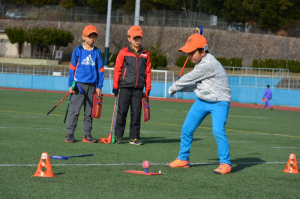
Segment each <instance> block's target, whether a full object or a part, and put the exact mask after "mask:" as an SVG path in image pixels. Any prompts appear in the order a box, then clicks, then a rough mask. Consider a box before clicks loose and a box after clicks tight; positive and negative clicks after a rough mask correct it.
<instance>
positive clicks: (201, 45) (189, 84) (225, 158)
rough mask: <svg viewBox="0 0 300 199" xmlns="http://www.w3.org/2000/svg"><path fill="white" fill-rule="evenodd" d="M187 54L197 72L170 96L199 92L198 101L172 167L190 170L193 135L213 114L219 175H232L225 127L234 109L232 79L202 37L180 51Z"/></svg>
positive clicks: (190, 40) (171, 90)
mask: <svg viewBox="0 0 300 199" xmlns="http://www.w3.org/2000/svg"><path fill="white" fill-rule="evenodd" d="M179 51H183V52H185V53H187V55H188V58H189V60H190V61H191V62H192V63H194V64H195V67H194V69H193V70H192V71H191V72H189V73H187V74H186V75H184V76H182V77H181V78H180V79H179V80H178V81H176V82H175V83H173V85H172V86H171V87H170V88H169V94H170V95H171V96H173V95H174V94H175V93H176V92H192V91H193V92H195V94H196V95H197V99H196V101H195V102H194V104H193V105H192V107H191V109H190V111H189V113H188V114H187V117H186V119H185V122H184V124H183V126H182V129H181V131H182V134H181V141H180V152H179V156H178V157H177V159H176V160H175V161H173V162H171V163H168V164H167V166H168V167H185V168H186V167H189V166H190V164H189V157H190V148H191V146H192V141H193V133H194V131H195V130H196V128H197V127H198V126H199V125H200V124H201V122H202V121H203V120H204V118H205V117H206V116H207V115H209V114H211V117H212V126H213V127H212V129H213V130H212V131H213V135H214V137H215V140H216V142H217V146H218V156H219V158H220V166H219V167H218V168H217V169H215V170H214V172H215V173H219V174H227V173H230V172H231V162H230V156H229V143H228V140H227V137H226V134H225V124H226V121H227V115H228V112H229V107H230V100H231V91H230V87H229V83H228V77H227V75H226V72H225V70H224V68H223V66H222V65H221V64H220V62H218V60H216V58H215V57H214V56H213V55H212V54H210V53H209V52H208V44H207V41H206V39H205V37H203V36H202V35H199V34H193V35H191V36H190V37H189V38H188V39H187V41H186V43H185V45H184V46H183V47H181V48H180V49H179Z"/></svg>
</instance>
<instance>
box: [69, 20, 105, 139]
mask: <svg viewBox="0 0 300 199" xmlns="http://www.w3.org/2000/svg"><path fill="white" fill-rule="evenodd" d="M97 38H98V32H97V28H96V27H95V26H92V25H88V26H86V27H85V28H84V29H83V32H82V39H83V40H84V43H83V44H82V45H80V46H78V47H76V48H75V49H74V51H73V53H72V58H71V63H70V67H69V92H70V93H72V98H71V103H72V105H71V108H70V111H69V115H68V123H67V135H66V139H65V141H66V142H76V140H75V138H74V132H75V129H76V126H77V122H78V116H79V113H80V109H81V106H82V105H84V136H83V139H82V141H83V142H89V143H96V142H97V140H96V139H95V138H93V137H92V135H91V130H92V122H93V118H91V114H92V106H93V96H94V93H97V96H98V97H100V96H101V89H102V87H103V80H104V66H103V61H102V56H101V51H100V49H99V48H97V47H96V46H94V43H95V42H96V40H97ZM73 81H76V82H77V86H78V87H79V88H81V91H79V90H78V87H77V88H75V90H73V89H72V83H73Z"/></svg>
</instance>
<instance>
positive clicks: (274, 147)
mask: <svg viewBox="0 0 300 199" xmlns="http://www.w3.org/2000/svg"><path fill="white" fill-rule="evenodd" d="M272 148H273V149H298V148H300V147H272Z"/></svg>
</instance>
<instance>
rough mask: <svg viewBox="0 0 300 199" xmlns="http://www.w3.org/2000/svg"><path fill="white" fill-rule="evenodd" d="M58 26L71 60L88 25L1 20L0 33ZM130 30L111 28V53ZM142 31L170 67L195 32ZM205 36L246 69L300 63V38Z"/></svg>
mask: <svg viewBox="0 0 300 199" xmlns="http://www.w3.org/2000/svg"><path fill="white" fill-rule="evenodd" d="M59 23H60V29H64V30H69V31H71V32H72V33H73V35H74V36H75V39H74V41H73V43H72V44H70V45H69V46H67V47H65V48H61V50H63V51H64V53H63V55H64V57H63V60H69V59H70V56H71V53H72V51H73V49H74V48H75V47H76V46H78V45H80V44H81V43H82V42H83V41H82V39H81V34H82V30H83V28H84V27H85V26H86V25H88V24H87V23H83V22H58V21H35V20H12V19H1V21H0V30H1V29H2V30H4V29H5V28H7V27H20V26H22V27H23V28H24V29H29V28H33V27H40V28H42V27H45V28H46V27H52V28H57V27H58V25H59ZM92 25H95V26H96V27H97V29H98V32H99V38H98V40H97V42H96V44H95V45H96V46H97V47H99V48H100V49H101V50H102V51H104V47H105V31H106V24H100V23H95V24H92ZM200 25H201V24H200ZM129 27H130V26H128V25H114V24H112V25H111V35H110V52H114V53H117V52H119V50H120V49H121V48H124V47H126V46H127V45H128V41H127V38H126V37H127V30H128V28H129ZM142 28H143V31H144V40H143V44H142V45H143V47H144V48H146V49H147V48H149V47H150V46H151V45H152V46H155V45H159V48H160V49H161V50H163V51H164V52H165V54H166V55H167V60H168V65H169V66H174V65H175V61H176V59H177V58H178V56H179V55H183V53H179V52H178V48H180V47H181V46H182V45H184V43H185V41H186V39H187V38H188V36H189V35H191V34H192V33H193V31H194V28H181V27H160V26H142ZM203 35H204V36H205V37H206V38H207V40H208V43H209V50H210V52H211V53H212V54H213V55H215V56H216V57H227V58H231V57H240V58H243V66H244V67H251V65H252V60H253V59H286V60H299V61H300V56H299V46H300V38H292V37H283V36H275V35H262V34H251V33H241V32H228V31H221V30H212V29H204V33H203ZM50 51H51V50H50ZM51 52H52V51H51Z"/></svg>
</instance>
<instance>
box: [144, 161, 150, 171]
mask: <svg viewBox="0 0 300 199" xmlns="http://www.w3.org/2000/svg"><path fill="white" fill-rule="evenodd" d="M150 166H151V164H150V162H149V161H148V160H145V161H144V162H143V167H144V169H148V168H149V167H150Z"/></svg>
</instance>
